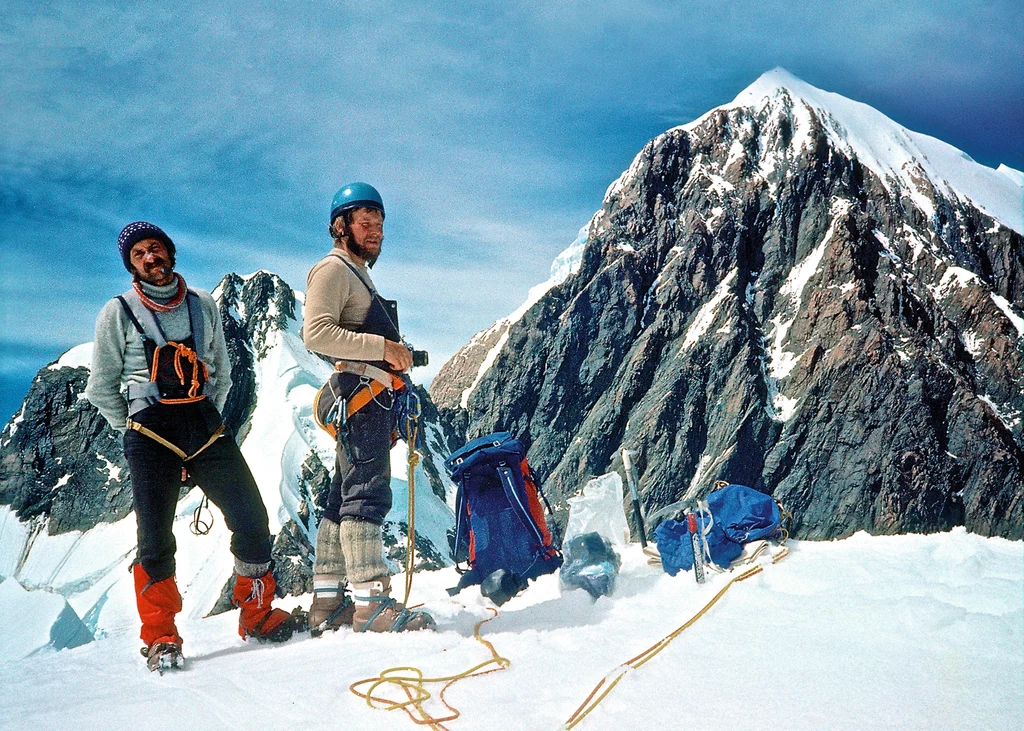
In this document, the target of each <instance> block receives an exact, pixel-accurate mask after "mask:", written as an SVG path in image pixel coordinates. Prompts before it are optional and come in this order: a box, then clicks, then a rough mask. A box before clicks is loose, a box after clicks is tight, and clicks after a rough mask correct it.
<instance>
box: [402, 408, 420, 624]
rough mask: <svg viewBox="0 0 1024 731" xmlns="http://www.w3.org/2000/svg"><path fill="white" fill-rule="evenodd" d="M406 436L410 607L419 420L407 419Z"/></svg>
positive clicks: (413, 565) (407, 563)
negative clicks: (407, 454) (407, 449)
mask: <svg viewBox="0 0 1024 731" xmlns="http://www.w3.org/2000/svg"><path fill="white" fill-rule="evenodd" d="M405 424H406V431H405V433H406V435H407V436H408V438H409V439H408V442H407V445H408V447H409V457H408V459H407V460H406V464H407V466H408V472H407V473H406V480H407V481H408V485H409V490H408V493H409V496H408V497H409V502H408V507H407V508H406V517H407V521H406V525H407V528H406V531H405V534H406V535H405V538H406V544H405V598H404V599H403V600H402V604H404V605H405V606H407V607H408V606H409V594H410V593H411V592H412V572H413V569H414V568H415V567H416V465H418V464H419V463H420V455H419V452H417V451H416V437H417V436H418V434H417V432H418V431H419V419H417V418H415V417H413V416H409V417H408V418H407V419H406V422H405Z"/></svg>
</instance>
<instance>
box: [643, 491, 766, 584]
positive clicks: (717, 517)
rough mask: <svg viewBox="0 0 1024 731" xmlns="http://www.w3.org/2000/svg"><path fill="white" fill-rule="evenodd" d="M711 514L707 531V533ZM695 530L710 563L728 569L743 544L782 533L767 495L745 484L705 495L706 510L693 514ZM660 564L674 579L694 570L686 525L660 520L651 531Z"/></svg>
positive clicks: (691, 546) (741, 550)
mask: <svg viewBox="0 0 1024 731" xmlns="http://www.w3.org/2000/svg"><path fill="white" fill-rule="evenodd" d="M708 512H710V515H711V520H710V524H711V527H710V530H707V525H708V522H709V521H708ZM696 518H697V528H698V530H700V531H702V532H705V531H706V532H705V541H706V542H707V546H708V552H709V553H710V554H711V561H712V562H713V563H714V564H715V565H717V566H719V567H721V568H728V567H729V564H731V563H732V562H733V561H734V560H735V559H736V558H737V557H739V555H740V554H741V553H743V544H744V543H749V542H751V541H757V540H761V539H762V538H772V537H777V536H780V535H781V534H782V527H781V514H780V512H779V506H778V504H777V503H776V502H775V500H773V499H772V497H771V496H770V495H765V494H764V493H762V492H758V491H757V490H754V489H753V488H750V487H745V486H744V485H726V486H724V487H722V488H720V489H718V490H714V491H713V492H710V493H708V496H707V510H706V511H705V510H700V511H697V513H696ZM654 539H655V541H656V542H657V544H658V553H660V554H661V565H662V567H663V568H664V569H665V571H666V572H667V573H668V574H669V575H671V576H675V575H676V574H677V573H679V571H680V570H683V571H689V570H691V569H692V568H693V543H692V542H691V539H690V532H689V530H688V529H687V526H686V523H685V522H679V521H676V520H671V519H669V520H665V521H663V522H662V523H661V524H660V525H659V526H658V527H657V528H656V529H655V531H654Z"/></svg>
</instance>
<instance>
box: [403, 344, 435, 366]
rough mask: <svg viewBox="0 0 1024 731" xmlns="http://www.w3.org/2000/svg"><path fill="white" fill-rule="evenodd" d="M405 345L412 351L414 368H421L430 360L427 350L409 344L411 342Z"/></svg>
mask: <svg viewBox="0 0 1024 731" xmlns="http://www.w3.org/2000/svg"><path fill="white" fill-rule="evenodd" d="M405 347H407V348H408V349H409V352H410V353H412V367H413V368H421V367H423V366H425V365H427V363H429V362H430V354H429V353H427V351H425V350H416V348H414V347H412V346H411V345H409V343H405Z"/></svg>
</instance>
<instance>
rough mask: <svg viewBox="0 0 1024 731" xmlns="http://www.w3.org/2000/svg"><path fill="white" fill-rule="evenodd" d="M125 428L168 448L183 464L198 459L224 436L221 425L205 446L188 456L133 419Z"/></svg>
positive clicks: (223, 428)
mask: <svg viewBox="0 0 1024 731" xmlns="http://www.w3.org/2000/svg"><path fill="white" fill-rule="evenodd" d="M127 426H128V428H129V429H134V430H135V431H137V432H138V433H139V434H141V435H142V436H144V437H149V438H150V439H152V440H153V441H154V442H156V443H157V444H162V445H163V446H165V447H167V448H168V449H169V450H171V451H172V452H174V453H175V454H176V455H178V456H179V457H181V460H182V461H183V462H188V461H189V460H190V459H195V458H196V457H198V456H199V455H200V454H202V453H203V451H204V450H205V449H206V448H207V447H209V446H210V445H212V444H213V443H214V442H215V441H217V440H218V439H220V438H221V437H222V436H224V430H225V426H224V425H223V424H221V425H220V426H218V427H217V429H216V431H214V432H213V436H211V437H210V438H209V439H208V440H207V441H206V444H204V445H203V446H201V447H200V448H199V449H197V450H196V452H195V454H191V455H189V454H186V453H185V451H184V450H182V449H179V448H178V447H177V446H176V445H175V444H173V443H171V442H169V441H167V440H166V439H164V438H163V437H162V436H160V435H159V434H157V433H156V432H155V431H153V430H152V429H147V428H146V427H144V426H143V425H142V424H140V423H139V422H137V421H134V420H133V419H128V421H127Z"/></svg>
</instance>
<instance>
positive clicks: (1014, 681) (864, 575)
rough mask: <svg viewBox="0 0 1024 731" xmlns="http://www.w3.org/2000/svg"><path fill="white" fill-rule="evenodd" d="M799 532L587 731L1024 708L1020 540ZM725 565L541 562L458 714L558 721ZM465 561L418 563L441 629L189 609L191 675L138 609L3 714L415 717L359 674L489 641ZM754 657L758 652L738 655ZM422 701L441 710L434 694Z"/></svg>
mask: <svg viewBox="0 0 1024 731" xmlns="http://www.w3.org/2000/svg"><path fill="white" fill-rule="evenodd" d="M790 546H791V548H792V553H791V554H790V556H789V557H788V558H786V559H785V560H783V561H781V562H779V563H778V564H775V565H768V566H766V568H765V569H764V571H763V572H762V573H760V574H758V575H757V576H754V577H752V578H750V579H748V580H746V581H743V582H741V583H737V584H734V585H733V587H732V588H731V589H730V590H729V591H728V593H727V594H726V595H725V596H724V597H723V599H722V600H721V601H719V602H718V603H717V604H716V605H715V606H714V607H712V608H711V610H709V611H708V612H707V613H706V614H705V615H704V616H702V617H701V618H700V619H698V620H697V621H696V623H694V624H693V626H691V627H690V628H689V629H687V630H685V631H684V632H682V633H681V634H680V635H679V636H678V637H677V638H676V639H675V640H673V641H672V643H671V644H670V645H669V646H668V647H667V648H666V649H665V650H664V651H662V652H661V653H660V654H659V655H657V657H655V658H654V659H652V660H651V661H650V662H649V663H647V664H645V665H643V666H642V667H641V668H639V669H638V670H635V671H632V672H630V673H629V674H627V675H626V676H625V677H624V678H623V679H622V680H621V682H619V683H618V684H617V685H616V686H615V688H614V689H613V690H612V692H611V693H610V694H609V695H608V696H607V698H606V699H605V700H604V701H603V702H602V703H601V704H600V705H599V706H598V707H597V708H596V710H595V711H594V712H593V713H591V714H590V716H588V717H587V718H586V719H585V720H584V722H583V723H582V724H580V726H579V727H578V728H579V729H580V731H596V730H598V729H601V730H604V729H609V730H610V729H625V728H633V727H635V726H636V725H637V718H638V714H642V717H643V725H644V726H645V727H650V728H657V729H678V728H683V729H688V728H715V729H732V728H749V727H750V719H751V713H752V710H751V709H757V714H758V715H759V717H763V718H771V719H780V718H784V719H785V726H786V728H787V729H793V731H820V729H844V728H861V729H917V728H922V729H924V728H935V729H947V728H957V729H1000V730H1002V729H1007V730H1009V729H1016V728H1018V727H1019V712H1020V698H1021V697H1022V695H1024V663H1022V658H1021V653H1020V652H1019V648H1020V647H1021V643H1022V642H1024V608H1022V606H1021V601H1020V597H1021V594H1022V592H1024V576H1022V574H1021V565H1022V562H1024V544H1022V543H1021V542H1019V541H1013V542H1011V541H1006V540H1003V539H998V538H987V539H986V538H981V537H980V536H977V535H972V534H969V533H967V532H965V531H963V530H962V529H957V530H954V531H952V532H949V533H942V534H936V535H907V536H892V537H871V536H867V535H865V534H863V533H858V534H856V535H854V536H853V537H851V538H849V539H846V540H843V541H834V542H820V543H814V542H804V541H793V542H791V543H790ZM729 578H730V577H729V575H719V574H712V575H711V576H710V579H709V582H708V583H707V584H705V585H704V586H698V585H697V584H696V583H695V582H694V580H693V576H692V573H687V572H683V573H680V574H679V575H678V576H675V577H671V576H668V575H667V574H665V573H664V572H663V571H662V570H661V569H660V568H659V567H656V566H650V565H648V564H647V562H646V561H645V559H644V557H643V555H642V554H641V552H640V551H639V546H638V545H637V544H630V545H629V546H628V547H627V549H626V551H625V552H624V556H623V565H622V569H621V573H620V575H619V580H618V588H617V589H616V591H615V593H613V594H612V595H611V596H608V597H602V598H600V599H598V600H597V601H594V600H593V599H591V598H590V596H589V595H588V594H587V593H586V592H584V591H582V590H574V591H569V592H564V593H563V592H562V591H561V590H560V588H559V582H558V578H557V577H556V576H543V577H541V578H540V579H539V580H538V581H536V582H534V583H533V584H531V586H530V588H529V589H528V590H527V591H525V592H524V593H523V594H522V595H520V596H518V597H516V598H514V599H512V600H511V601H510V602H509V603H507V604H505V605H504V606H503V607H501V609H500V610H499V613H498V616H497V618H496V619H494V620H493V621H491V622H489V623H487V624H485V625H484V626H483V628H482V634H483V637H484V639H486V640H488V641H489V642H492V643H493V644H494V647H495V649H496V650H497V651H498V652H499V653H500V654H501V655H502V656H503V657H506V658H508V659H509V661H510V662H511V665H510V667H509V669H508V670H506V671H503V672H500V673H494V674H491V675H489V676H487V677H486V678H475V679H471V680H466V681H464V682H460V683H458V684H456V685H455V687H453V688H452V691H451V692H450V693H449V694H448V695H447V696H446V697H447V699H448V701H449V702H450V703H452V704H453V705H454V706H455V707H456V708H457V709H458V710H459V712H460V713H461V717H460V718H458V719H457V720H456V721H454V722H452V723H451V724H450V725H449V728H451V729H453V731H457V730H458V729H494V731H504V730H505V729H508V730H509V731H513V730H514V731H519V730H520V729H556V728H561V727H562V726H563V724H564V723H565V721H566V719H568V718H569V716H570V715H571V714H572V713H573V711H574V710H575V709H576V708H577V707H578V706H579V705H580V704H581V703H582V702H583V701H584V699H585V698H586V697H587V694H588V693H590V691H591V689H593V687H594V686H595V685H596V684H597V682H598V681H599V680H601V678H603V677H605V676H606V675H608V674H609V673H611V672H612V671H613V670H614V669H615V668H617V667H618V666H620V665H621V664H622V663H623V662H625V661H626V660H627V659H629V658H631V657H633V656H635V655H637V653H639V652H641V651H642V650H644V649H645V648H647V647H650V646H651V645H653V644H654V643H655V642H657V641H658V640H660V639H661V638H663V637H665V636H666V635H667V634H668V633H669V632H671V631H672V630H674V629H676V628H677V627H679V626H681V625H682V624H683V623H684V622H686V621H687V620H689V619H690V618H691V617H693V616H694V614H696V612H697V611H698V610H699V609H700V608H701V607H703V606H704V605H705V604H706V603H707V602H708V601H709V600H710V599H711V597H712V596H714V594H715V593H717V592H718V591H719V590H720V589H721V588H722V586H723V585H724V584H725V582H726V580H728V579H729ZM456 579H457V575H456V573H455V571H454V570H453V569H446V570H443V571H438V572H427V573H421V574H417V576H416V577H415V580H414V582H413V590H412V596H413V601H414V602H421V601H422V602H424V603H425V608H426V609H427V610H429V611H430V612H432V613H433V615H434V616H435V617H437V620H438V625H439V631H438V632H436V633H434V632H416V633H411V634H408V635H403V636H401V637H394V636H391V637H389V636H383V635H366V634H360V635H357V634H354V633H353V632H351V630H348V629H344V630H341V631H339V632H338V633H327V634H326V635H325V636H323V637H322V638H319V639H317V640H311V639H309V638H308V636H301V635H300V636H296V637H295V638H293V639H292V640H291V641H289V642H287V643H285V644H283V645H280V646H259V645H246V644H243V643H242V642H241V641H240V640H239V638H238V636H237V634H236V633H235V627H234V623H235V621H236V620H235V617H234V615H233V614H225V615H220V616H215V617H210V618H205V619H203V618H199V617H192V616H182V621H181V623H180V625H179V629H180V630H181V632H182V634H183V635H184V638H185V653H186V657H187V661H190V663H191V664H190V665H189V666H188V667H187V669H186V670H185V671H184V672H183V673H180V674H177V675H165V676H164V677H162V678H154V677H153V676H152V675H151V674H150V673H148V672H147V671H146V670H145V669H144V666H143V665H142V660H141V658H140V657H139V654H138V640H137V637H136V632H135V629H134V626H132V625H131V624H130V623H129V624H126V625H125V627H124V628H123V630H122V631H118V632H112V633H111V634H110V635H108V636H107V637H105V638H103V639H101V640H100V641H97V642H92V643H90V644H87V645H84V646H81V647H76V648H74V649H70V650H64V651H61V652H59V653H54V652H52V651H45V652H40V653H38V654H36V655H34V656H32V657H29V658H26V659H12V658H7V659H5V660H4V661H2V662H0V718H2V719H3V721H4V725H5V727H10V728H18V729H21V728H44V727H45V728H59V727H61V726H62V725H66V722H67V718H68V716H69V714H72V715H73V717H74V719H75V725H76V726H77V727H79V728H90V729H91V728H97V729H98V728H103V729H134V728H138V719H140V718H153V717H158V716H159V715H160V714H163V713H166V709H167V708H175V709H182V708H187V709H188V713H189V718H190V719H192V718H194V719H202V721H201V722H199V721H197V724H199V725H201V726H202V727H203V728H209V729H228V728H247V727H250V726H259V727H263V728H311V729H312V728H323V727H324V726H325V724H324V719H325V718H329V719H344V721H345V725H346V726H347V727H351V728H358V729H365V730H366V731H376V730H378V729H379V730H380V731H384V730H385V729H387V730H390V731H393V730H395V729H399V730H401V729H413V728H415V726H414V724H412V723H411V722H410V721H408V719H406V717H405V716H404V715H402V714H395V713H390V712H386V711H381V710H375V709H372V708H369V707H368V706H367V704H366V702H365V701H364V700H362V699H360V698H357V697H356V696H355V695H353V694H352V693H350V692H349V690H348V687H349V685H350V684H351V683H354V682H356V681H358V680H361V679H363V678H372V677H375V676H376V675H377V674H378V673H380V672H381V671H383V670H384V669H385V668H389V667H394V666H399V665H401V666H414V667H417V668H420V669H421V670H423V672H424V674H425V675H426V676H429V677H436V676H439V675H444V674H453V673H457V672H461V671H464V670H466V669H468V668H470V667H473V666H474V665H476V664H477V663H479V662H481V661H482V660H484V659H486V657H487V656H488V655H487V651H486V650H485V649H484V648H483V647H481V645H480V644H479V643H477V642H476V641H474V639H473V627H474V625H475V623H476V622H478V621H480V620H482V619H485V618H487V617H489V616H490V613H489V612H488V610H487V609H486V608H485V607H486V602H485V600H483V599H482V598H481V597H480V595H479V592H478V590H477V589H475V588H473V589H467V590H466V591H465V592H463V593H462V594H460V595H459V596H458V597H456V598H455V599H452V598H449V597H448V596H447V594H446V593H445V591H444V589H445V588H446V587H448V586H451V585H452V584H453V583H454V582H455V580H456ZM396 581H397V583H398V585H399V586H401V582H402V577H400V576H399V577H396ZM0 586H2V585H0ZM185 603H186V606H188V605H189V604H190V600H189V598H188V597H186V599H185ZM283 606H285V607H287V606H288V605H287V603H285V604H283ZM3 609H6V607H4V608H3ZM37 634H38V633H37ZM0 647H5V645H2V644H0ZM836 658H848V661H846V662H836ZM738 662H740V663H741V664H742V666H743V668H747V669H748V670H749V669H754V670H751V671H749V672H741V671H738V670H737V667H738V665H737V663H738ZM311 672H312V673H314V674H315V675H316V677H317V682H315V683H313V684H311V683H310V678H311ZM267 677H272V678H273V692H267V687H266V678H267ZM69 679H73V681H70V682H69ZM157 681H159V683H158V684H159V692H155V690H156V686H155V685H154V683H157ZM382 690H383V689H382ZM113 697H116V699H117V700H116V703H114V704H113V705H112V701H111V699H112V698H113ZM282 699H300V700H298V701H296V702H290V701H285V702H282ZM523 699H528V700H529V702H524V701H523ZM226 708H227V709H231V710H230V713H229V714H225V712H224V709H226ZM427 708H428V709H431V710H434V711H437V712H440V711H442V710H443V707H441V706H440V705H439V704H435V703H434V701H430V702H428V703H427ZM680 719H689V720H687V721H681V720H680Z"/></svg>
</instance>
